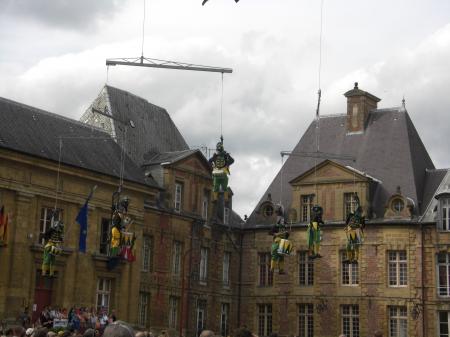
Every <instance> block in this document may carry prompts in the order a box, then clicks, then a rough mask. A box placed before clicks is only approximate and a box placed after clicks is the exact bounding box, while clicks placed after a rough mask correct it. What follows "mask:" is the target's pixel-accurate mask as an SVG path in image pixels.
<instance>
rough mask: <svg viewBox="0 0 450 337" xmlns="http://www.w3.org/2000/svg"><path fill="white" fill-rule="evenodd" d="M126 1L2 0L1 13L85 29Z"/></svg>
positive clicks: (48, 24)
mask: <svg viewBox="0 0 450 337" xmlns="http://www.w3.org/2000/svg"><path fill="white" fill-rule="evenodd" d="M126 1H127V0H57V1H54V0H32V1H29V0H3V1H1V2H0V13H2V15H4V16H7V15H13V16H15V17H21V18H25V19H30V20H33V21H36V22H39V23H41V24H44V25H47V26H52V27H58V28H64V29H77V30H78V29H80V30H85V29H86V28H91V27H93V26H95V24H96V20H97V19H99V18H104V19H108V17H109V16H111V15H113V14H114V13H115V12H116V11H118V10H120V6H121V5H123V4H125V3H126Z"/></svg>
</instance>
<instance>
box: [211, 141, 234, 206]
mask: <svg viewBox="0 0 450 337" xmlns="http://www.w3.org/2000/svg"><path fill="white" fill-rule="evenodd" d="M233 163H234V159H233V158H232V157H231V156H230V154H229V153H228V152H226V151H225V150H224V149H223V137H220V142H218V143H217V146H216V152H215V153H214V155H213V156H212V157H211V158H210V159H209V164H210V165H211V167H212V169H213V171H212V175H213V192H214V197H213V199H214V200H217V198H218V195H219V193H222V192H223V193H224V199H225V200H228V192H227V189H228V175H229V174H230V165H231V164H233Z"/></svg>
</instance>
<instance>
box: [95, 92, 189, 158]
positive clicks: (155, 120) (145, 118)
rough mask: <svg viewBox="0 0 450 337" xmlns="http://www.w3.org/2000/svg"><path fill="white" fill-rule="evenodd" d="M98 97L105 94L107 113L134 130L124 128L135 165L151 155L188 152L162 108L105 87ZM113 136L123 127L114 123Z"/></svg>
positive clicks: (128, 149)
mask: <svg viewBox="0 0 450 337" xmlns="http://www.w3.org/2000/svg"><path fill="white" fill-rule="evenodd" d="M104 89H105V90H103V91H102V93H101V95H107V101H108V103H109V113H110V114H111V115H112V116H113V117H114V118H115V119H117V120H120V121H123V122H125V123H126V124H128V123H129V121H132V122H133V124H134V125H135V128H130V127H128V128H127V135H126V148H127V153H128V154H129V156H130V157H131V158H132V159H133V160H134V161H135V163H136V164H137V165H139V166H141V165H142V164H144V162H146V161H148V160H150V159H151V158H152V157H154V156H155V154H159V153H163V152H174V151H183V150H189V146H188V145H187V143H186V141H185V140H184V138H183V136H182V135H181V133H180V131H179V130H178V128H177V127H176V125H175V124H174V122H173V121H172V119H171V118H170V116H169V114H168V113H167V111H166V110H165V109H164V108H161V107H159V106H156V105H154V104H152V103H150V102H148V101H147V100H146V99H144V98H141V97H139V96H136V95H134V94H132V93H129V92H127V91H125V90H121V89H118V88H114V87H112V86H109V85H105V88H104ZM113 124H114V128H115V134H116V135H117V137H118V138H121V136H122V134H123V132H122V130H123V125H121V124H120V123H118V122H114V123H113Z"/></svg>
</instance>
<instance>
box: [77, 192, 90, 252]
mask: <svg viewBox="0 0 450 337" xmlns="http://www.w3.org/2000/svg"><path fill="white" fill-rule="evenodd" d="M76 221H77V222H78V223H79V224H80V242H79V244H78V249H79V251H80V252H83V253H86V238H87V226H88V201H87V200H86V202H85V203H84V205H83V207H81V209H80V211H79V212H78V215H77V218H76Z"/></svg>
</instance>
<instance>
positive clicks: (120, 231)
mask: <svg viewBox="0 0 450 337" xmlns="http://www.w3.org/2000/svg"><path fill="white" fill-rule="evenodd" d="M113 198H114V196H113ZM128 205H129V199H128V197H124V198H122V199H120V200H118V201H115V202H114V201H113V212H112V217H111V223H112V224H111V238H110V254H109V255H110V258H109V260H108V269H109V270H112V269H114V268H115V267H116V266H117V264H118V263H119V260H120V258H121V257H123V249H124V233H125V231H126V228H127V227H128V226H129V225H131V223H132V222H133V221H132V220H131V218H130V217H129V216H128V215H127V213H128ZM127 234H132V233H128V232H127ZM133 245H134V241H133ZM133 261H134V259H133Z"/></svg>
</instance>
